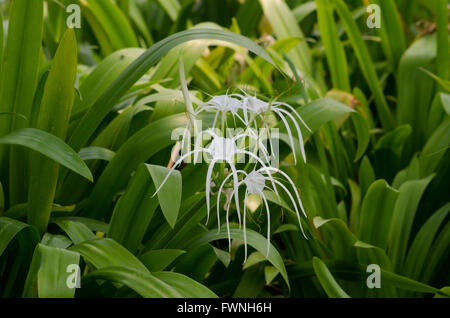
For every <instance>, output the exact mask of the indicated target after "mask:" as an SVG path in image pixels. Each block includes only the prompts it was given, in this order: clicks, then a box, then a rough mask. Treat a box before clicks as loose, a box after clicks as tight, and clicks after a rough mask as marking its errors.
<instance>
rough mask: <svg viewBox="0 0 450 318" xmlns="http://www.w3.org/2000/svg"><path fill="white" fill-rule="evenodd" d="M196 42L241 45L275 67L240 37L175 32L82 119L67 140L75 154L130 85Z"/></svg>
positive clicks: (261, 51) (131, 68) (208, 31)
mask: <svg viewBox="0 0 450 318" xmlns="http://www.w3.org/2000/svg"><path fill="white" fill-rule="evenodd" d="M196 39H211V40H222V41H226V42H231V43H235V44H238V45H241V46H243V47H245V48H247V49H248V50H250V51H251V52H253V53H255V54H256V55H259V56H261V57H263V58H264V59H265V60H266V61H268V62H269V63H271V64H273V65H274V66H275V64H274V62H273V61H272V59H271V58H270V56H269V55H268V54H267V52H266V51H264V49H263V48H262V47H260V46H259V45H257V44H256V43H254V42H253V41H251V40H250V39H248V38H246V37H244V36H242V35H239V34H236V33H233V32H229V31H223V30H216V29H191V30H187V31H183V32H178V33H176V34H174V35H172V36H170V37H168V38H166V39H164V40H162V41H160V42H158V43H156V44H155V45H153V46H152V47H151V48H150V49H148V50H147V51H146V52H145V53H144V54H142V55H141V56H140V57H139V58H138V59H137V60H136V61H134V62H133V63H132V64H131V65H130V66H129V67H128V68H127V69H126V70H125V71H124V72H123V73H122V74H121V75H120V76H119V77H118V78H117V79H116V80H115V81H114V83H112V84H111V85H110V86H109V88H108V89H107V90H106V91H105V92H104V93H103V95H102V96H101V97H100V98H99V99H97V101H96V102H95V103H94V104H93V105H92V107H91V108H90V110H89V111H88V112H87V113H86V115H85V116H84V117H83V118H82V119H81V121H80V123H79V124H78V126H77V127H76V129H75V131H74V133H73V135H72V137H71V139H70V145H71V146H72V147H73V148H74V149H75V150H80V148H81V147H82V146H83V145H84V144H85V143H86V142H87V140H88V139H89V137H90V136H91V135H92V133H93V132H94V131H95V129H96V128H97V127H98V125H99V124H100V123H101V121H102V120H103V119H104V118H105V116H106V115H107V114H108V113H109V112H110V111H111V109H112V108H113V107H114V105H115V104H116V103H117V102H118V100H119V99H120V97H121V96H123V95H124V94H125V93H126V92H127V91H128V90H129V89H130V88H131V87H132V86H133V84H134V83H136V82H137V81H138V80H139V79H140V78H141V77H142V76H143V75H144V74H145V73H146V72H147V71H148V70H149V69H150V67H152V66H153V65H155V64H156V63H157V62H159V60H160V59H161V58H162V57H163V56H164V55H165V54H166V53H167V52H169V51H170V50H171V49H172V48H174V47H175V46H177V45H179V44H181V43H184V42H188V41H191V40H196Z"/></svg>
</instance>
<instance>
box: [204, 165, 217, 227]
mask: <svg viewBox="0 0 450 318" xmlns="http://www.w3.org/2000/svg"><path fill="white" fill-rule="evenodd" d="M215 164H216V160H213V161H211V163H210V164H209V167H208V172H207V174H206V215H207V216H206V224H208V221H209V210H210V203H209V194H210V192H211V175H212V172H213V170H214V165H215Z"/></svg>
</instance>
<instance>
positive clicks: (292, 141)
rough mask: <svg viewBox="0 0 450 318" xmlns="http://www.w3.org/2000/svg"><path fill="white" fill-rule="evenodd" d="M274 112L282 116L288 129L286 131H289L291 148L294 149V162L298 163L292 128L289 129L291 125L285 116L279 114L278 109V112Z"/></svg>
mask: <svg viewBox="0 0 450 318" xmlns="http://www.w3.org/2000/svg"><path fill="white" fill-rule="evenodd" d="M274 111H275V112H276V113H277V114H278V116H280V118H281V120H282V121H283V123H284V126H285V127H286V130H287V133H288V136H289V141H290V143H291V147H292V154H293V155H294V162H295V163H297V158H296V155H295V144H294V138H293V137H292V132H291V128H290V127H289V123H288V122H287V120H286V118H285V117H284V115H283V114H281V113H280V112H279V110H278V109H277V110H275V109H274Z"/></svg>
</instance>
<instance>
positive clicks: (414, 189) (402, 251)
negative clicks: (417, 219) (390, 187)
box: [388, 176, 433, 271]
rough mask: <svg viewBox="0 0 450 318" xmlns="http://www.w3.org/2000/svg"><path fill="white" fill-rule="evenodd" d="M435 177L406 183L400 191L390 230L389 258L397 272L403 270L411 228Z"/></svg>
mask: <svg viewBox="0 0 450 318" xmlns="http://www.w3.org/2000/svg"><path fill="white" fill-rule="evenodd" d="M432 178H433V176H429V177H427V178H424V179H420V180H413V181H406V182H405V183H403V184H402V186H401V187H400V189H399V191H400V194H399V196H398V199H397V202H396V203H395V207H394V213H393V215H392V223H391V227H390V230H389V240H388V256H389V258H390V259H391V260H392V265H393V266H394V268H395V270H396V271H400V270H401V269H402V268H403V264H404V261H405V256H406V248H407V245H408V242H409V240H410V233H411V228H412V225H413V221H414V216H415V215H416V210H417V207H418V205H419V202H420V199H421V197H422V194H423V193H424V191H425V189H426V187H427V186H428V184H429V183H430V181H431V179H432Z"/></svg>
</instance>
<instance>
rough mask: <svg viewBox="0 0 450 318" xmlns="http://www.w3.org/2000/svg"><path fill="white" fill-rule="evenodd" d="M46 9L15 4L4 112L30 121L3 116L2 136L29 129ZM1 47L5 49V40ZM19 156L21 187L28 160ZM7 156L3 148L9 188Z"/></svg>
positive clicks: (1, 77)
mask: <svg viewBox="0 0 450 318" xmlns="http://www.w3.org/2000/svg"><path fill="white" fill-rule="evenodd" d="M43 6H44V1H43V0H36V1H33V2H29V1H27V0H15V1H13V2H12V3H11V8H10V10H9V22H8V38H7V42H6V47H5V50H4V54H2V56H3V59H2V60H1V71H0V83H1V86H0V113H17V114H20V115H22V116H24V117H25V118H26V119H23V118H22V117H20V116H16V117H15V118H13V119H11V118H9V116H0V137H3V136H4V135H6V134H8V133H9V132H10V131H12V130H14V129H20V128H24V127H27V124H28V122H27V120H29V119H30V115H31V107H32V103H33V96H34V90H35V89H36V85H37V81H38V70H39V57H40V49H41V41H42V30H43V18H44V7H43ZM2 29H3V26H2ZM2 33H3V32H2ZM2 38H3V36H2ZM1 46H2V47H3V41H2V43H1ZM2 51H3V50H2ZM15 154H16V155H14V157H13V159H17V160H18V161H12V163H13V167H14V170H13V171H14V174H19V175H18V177H20V178H21V180H17V182H18V184H20V183H21V182H25V181H24V180H25V179H24V178H25V177H24V175H23V174H22V175H20V171H19V167H20V169H23V168H24V167H23V165H24V164H25V162H26V161H25V160H23V159H24V158H23V153H22V154H20V151H19V152H15ZM7 156H8V147H5V146H3V145H2V146H0V171H1V173H2V174H1V178H2V181H3V183H4V186H5V187H6V185H7V183H6V179H5V178H6V173H8V170H7V167H6V161H5V160H7ZM19 156H21V157H22V158H20V157H19ZM15 162H17V165H16V164H15ZM22 171H23V170H22ZM11 172H12V171H11ZM15 181H16V180H15ZM14 187H16V185H15V186H14ZM22 194H23V193H22ZM15 203H21V202H15Z"/></svg>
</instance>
